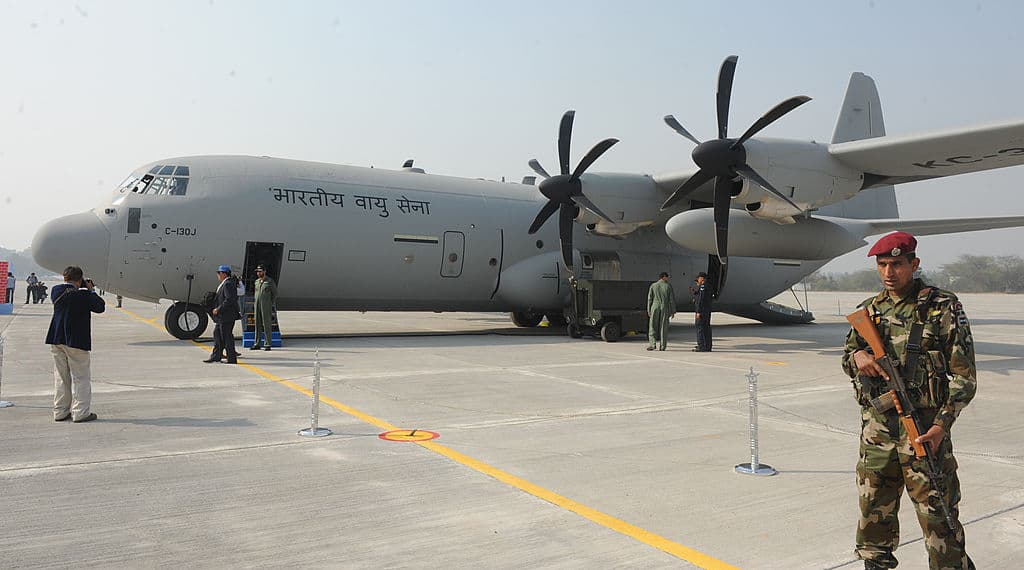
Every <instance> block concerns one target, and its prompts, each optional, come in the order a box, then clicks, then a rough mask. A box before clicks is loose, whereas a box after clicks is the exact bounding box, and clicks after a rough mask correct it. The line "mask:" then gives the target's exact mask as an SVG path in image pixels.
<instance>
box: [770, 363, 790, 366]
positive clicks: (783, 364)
mask: <svg viewBox="0 0 1024 570" xmlns="http://www.w3.org/2000/svg"><path fill="white" fill-rule="evenodd" d="M765 364H768V365H770V366H787V364H786V363H785V362H766V363H765Z"/></svg>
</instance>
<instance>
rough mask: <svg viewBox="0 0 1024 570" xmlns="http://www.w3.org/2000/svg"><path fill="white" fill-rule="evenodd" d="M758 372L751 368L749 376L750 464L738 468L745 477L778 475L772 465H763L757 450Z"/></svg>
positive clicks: (742, 464) (740, 465)
mask: <svg viewBox="0 0 1024 570" xmlns="http://www.w3.org/2000/svg"><path fill="white" fill-rule="evenodd" d="M757 376H758V374H757V372H754V367H753V366H751V367H750V374H747V392H748V394H749V397H750V463H740V464H739V465H737V466H736V472H737V473H743V474H744V475H775V474H776V473H778V471H776V470H775V469H774V468H773V467H772V466H771V465H765V464H764V463H761V461H760V459H759V458H758V449H757Z"/></svg>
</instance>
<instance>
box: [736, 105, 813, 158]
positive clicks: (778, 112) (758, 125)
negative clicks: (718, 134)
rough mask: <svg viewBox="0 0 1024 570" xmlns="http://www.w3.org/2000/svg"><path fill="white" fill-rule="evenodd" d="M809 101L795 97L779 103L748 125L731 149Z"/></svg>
mask: <svg viewBox="0 0 1024 570" xmlns="http://www.w3.org/2000/svg"><path fill="white" fill-rule="evenodd" d="M810 100H811V98H810V97H808V96H806V95H797V96H796V97H790V98H789V99H786V100H785V101H783V102H781V103H779V104H778V105H776V106H775V107H773V108H772V110H771V111H768V112H767V113H765V114H764V115H763V116H762V117H761V118H760V119H758V120H757V121H755V122H754V124H753V125H750V128H749V129H747V132H745V133H743V136H742V137H740V138H739V139H737V141H736V142H734V143H732V148H737V147H739V146H740V145H742V144H743V143H744V142H746V141H747V139H749V138H750V137H752V136H754V135H756V134H757V133H758V131H760V130H761V129H763V128H765V127H767V126H768V125H770V124H772V123H774V122H775V121H777V120H779V119H780V118H781V117H782V116H783V115H785V114H786V113H788V112H790V111H792V110H793V109H796V108H797V107H799V106H800V105H803V104H804V103H806V102H808V101H810Z"/></svg>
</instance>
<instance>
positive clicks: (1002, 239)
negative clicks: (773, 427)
mask: <svg viewBox="0 0 1024 570" xmlns="http://www.w3.org/2000/svg"><path fill="white" fill-rule="evenodd" d="M0 13H2V14H3V19H2V20H0V54H3V55H2V56H0V80H2V83H0V85H2V88H0V172H3V175H4V179H5V181H6V184H4V185H3V186H2V187H0V246H3V247H7V248H11V249H19V250H20V249H24V248H26V247H28V246H29V245H30V243H31V240H32V236H33V234H34V232H35V230H36V228H38V227H39V226H40V225H41V224H43V223H44V222H45V221H47V220H49V219H52V218H55V217H57V216H61V215H66V214H70V213H74V212H80V211H84V210H87V209H89V208H91V207H93V206H95V205H96V204H98V203H99V202H100V201H101V200H103V199H105V198H107V197H108V196H109V194H110V192H111V191H112V190H113V189H114V187H115V186H116V185H117V183H119V182H120V181H121V180H122V179H123V178H124V177H125V176H127V175H128V174H129V173H130V172H131V171H132V170H133V169H135V168H136V167H138V166H140V165H142V164H144V163H147V162H152V161H156V160H159V159H161V158H167V157H174V156H183V155H194V154H245V155H268V156H277V157H283V158H294V159H301V160H312V161H322V162H332V163H340V164H351V165H357V166H370V165H373V166H377V167H386V168H398V167H399V166H401V164H402V162H403V161H404V160H405V159H408V158H414V159H415V160H416V166H420V167H423V168H425V169H426V170H427V172H432V173H438V174H445V175H451V176H463V177H469V178H478V177H479V178H490V179H501V178H502V177H505V178H507V179H509V180H519V179H520V178H521V177H522V176H524V175H529V174H532V172H531V171H530V170H529V168H528V167H527V161H528V160H529V159H530V158H534V157H535V158H538V159H539V160H540V162H541V163H542V164H544V165H545V166H546V167H547V168H548V169H549V170H550V169H552V168H557V166H555V165H556V164H557V158H556V153H557V150H556V140H557V128H558V121H559V119H560V117H561V115H562V113H563V112H564V111H565V110H566V109H575V110H576V123H575V130H574V133H573V141H574V144H573V158H572V162H573V163H575V162H576V161H578V160H579V158H580V157H581V156H582V154H583V153H585V152H586V150H588V149H589V148H590V146H591V145H593V144H594V143H595V142H597V141H598V140H600V139H602V138H606V137H616V138H619V139H620V140H621V142H620V143H619V144H618V145H616V146H615V147H614V148H613V149H611V150H610V151H608V152H607V153H606V154H605V155H604V156H602V157H601V159H600V160H599V161H598V162H597V163H596V164H595V165H594V166H592V167H591V170H592V171H612V172H644V173H657V172H664V171H673V170H681V169H686V168H691V167H692V162H691V160H690V152H691V150H692V145H691V143H689V142H688V141H686V140H685V139H683V138H681V137H680V136H679V135H677V134H675V133H673V132H672V131H671V130H669V128H668V127H666V126H665V125H664V123H663V122H662V117H663V116H664V115H666V114H673V115H675V116H676V117H677V118H678V119H679V120H680V121H681V122H682V123H683V124H684V125H685V126H686V127H687V129H688V130H689V131H690V132H692V133H694V134H695V135H696V136H697V137H698V138H700V139H702V140H703V139H706V138H710V137H711V136H713V134H714V132H715V109H714V105H715V103H714V93H715V82H716V77H717V74H718V68H719V66H720V65H721V62H722V60H723V59H724V58H725V57H726V56H728V55H730V54H735V55H738V56H739V65H738V68H737V72H736V79H735V83H734V88H733V97H732V111H731V116H730V125H731V128H732V129H734V130H736V131H737V132H739V131H741V130H742V129H745V128H746V126H747V125H749V124H751V123H752V122H753V121H754V120H756V119H757V118H758V117H760V116H761V115H762V114H763V113H764V112H765V111H767V110H768V109H770V108H771V107H772V106H774V105H775V104H776V103H778V102H779V101H782V100H783V99H785V98H788V97H790V96H793V95H797V94H804V95H808V96H810V97H812V98H813V100H812V101H811V102H810V103H807V104H805V105H803V106H802V107H800V108H799V109H797V110H795V111H793V112H792V113H790V114H789V115H787V116H786V117H785V118H783V119H781V120H779V121H778V122H776V123H774V124H773V125H771V126H770V127H768V128H767V129H765V130H764V131H762V132H761V135H763V136H767V137H789V138H796V139H803V140H810V139H813V140H818V141H828V140H830V138H831V135H832V131H833V128H834V125H835V120H836V116H837V113H838V110H839V106H840V104H841V102H842V98H843V95H844V94H845V90H846V84H847V82H848V80H849V76H850V73H851V72H854V71H860V72H864V73H867V74H868V75H871V76H872V77H873V78H874V79H875V82H876V84H877V85H878V88H879V91H880V94H881V99H882V107H883V113H884V117H885V123H886V131H887V133H888V134H893V135H895V134H911V133H916V132H921V131H928V130H933V129H945V128H953V127H961V126H967V125H972V124H977V123H987V122H993V121H1000V120H1010V119H1020V118H1024V104H1022V93H1024V74H1022V73H1021V71H1022V66H1021V57H1022V54H1024V35H1022V34H1024V32H1022V31H1021V27H1020V22H1022V21H1024V3H1021V2H1013V1H1006V2H996V1H983V2H976V3H975V2H940V1H928V2H923V1H920V2H919V1H900V2H896V1H891V2H883V1H881V0H876V1H871V2H868V1H853V0H847V1H838V0H836V1H827V0H819V1H807V2H763V1H760V2H759V1H749V2H747V1H733V2H708V1H700V2H688V1H681V0H675V1H664V2H661V1H658V2H655V1H650V2H644V1H631V2H625V1H619V2H609V1H558V2H550V1H547V2H543V1H533V0H519V1H516V2H502V3H497V2H479V1H455V0H450V1H449V0H437V1H430V2H427V1H418V2H412V1H408V2H395V1H374V2H366V1H365V0H364V1H358V2H341V1H339V2H325V1H319V2H314V1H302V2H296V1H291V2H285V1H280V2H270V1H225V0H203V1H189V0H174V1H170V0H168V1H147V0H133V1H115V0H109V1H103V2H90V1H86V0H79V1H77V2H75V1H70V2H64V1H59V0H48V1H46V2H36V1H30V0H21V1H10V0H0ZM897 199H898V201H899V206H900V210H901V215H902V216H903V217H906V218H929V217H932V218H934V217H940V218H941V217H957V216H988V215H993V216H995V215H1024V167H1015V168H1008V169H1001V170H997V171H990V172H984V173H977V174H969V175H964V176H957V177H950V178H946V179H941V180H933V181H922V182H915V183H911V184H905V185H901V186H899V187H897ZM1022 243H1024V229H1006V230H990V231H985V232H975V233H967V234H956V235H953V236H928V237H923V238H922V239H921V245H920V246H919V252H920V256H921V257H922V259H923V263H922V266H923V267H924V268H925V269H928V267H929V264H930V265H931V266H933V267H934V266H936V265H939V264H941V263H944V262H949V261H953V260H954V259H955V258H956V257H957V256H959V255H962V254H966V253H971V254H978V255H1019V254H1020V249H1019V244H1022ZM865 255H866V248H865V249H862V250H858V251H856V252H853V253H850V254H847V255H846V256H843V257H841V258H838V259H836V260H834V261H833V262H831V263H830V264H829V265H827V266H826V267H825V271H837V272H844V271H852V270H856V269H860V268H870V267H871V265H870V263H868V260H867V259H865Z"/></svg>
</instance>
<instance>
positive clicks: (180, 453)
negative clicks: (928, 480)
mask: <svg viewBox="0 0 1024 570" xmlns="http://www.w3.org/2000/svg"><path fill="white" fill-rule="evenodd" d="M101 421H102V420H101ZM350 437H367V436H362V435H361V436H350ZM312 443H313V440H301V441H281V442H277V443H265V444H261V445H243V446H238V447H216V448H212V449H200V450H196V451H176V452H170V453H159V454H156V455H139V456H135V457H120V458H117V459H98V460H95V461H77V462H74V463H49V464H42V465H22V466H20V467H3V468H0V473H15V472H18V471H51V470H56V469H72V468H75V467H86V466H90V465H106V464H111V463H132V462H136V461H149V460H152V459H164V458H167V457H187V456H190V455H208V454H212V453H230V452H232V451H248V450H252V449H269V448H273V447H288V446H293V445H310V444H312Z"/></svg>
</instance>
